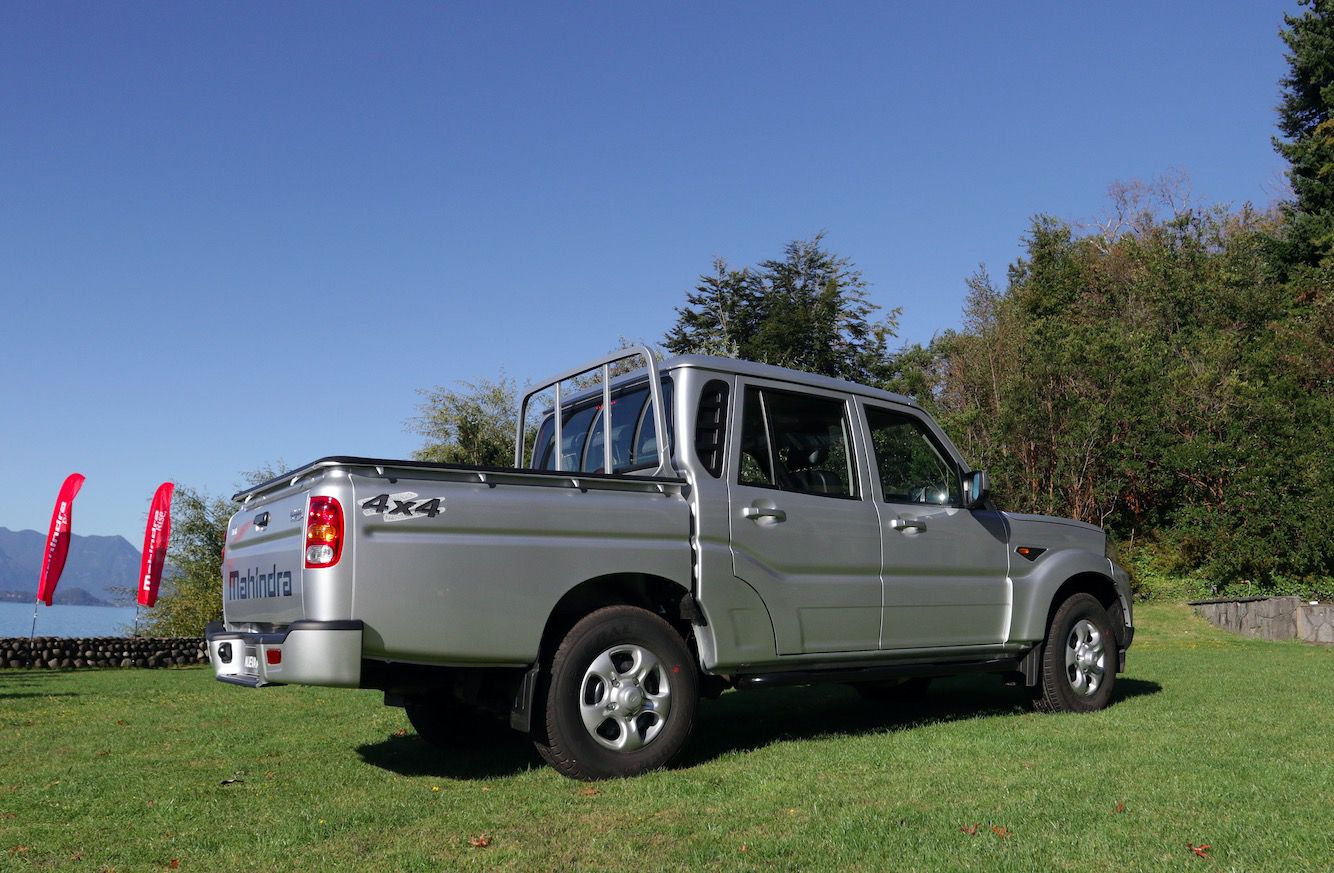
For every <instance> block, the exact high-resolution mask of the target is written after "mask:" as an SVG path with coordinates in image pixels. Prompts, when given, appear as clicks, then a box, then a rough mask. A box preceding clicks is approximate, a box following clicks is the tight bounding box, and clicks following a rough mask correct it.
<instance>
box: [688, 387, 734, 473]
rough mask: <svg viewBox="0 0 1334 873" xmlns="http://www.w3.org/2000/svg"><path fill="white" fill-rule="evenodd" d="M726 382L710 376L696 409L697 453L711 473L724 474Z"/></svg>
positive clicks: (701, 462) (701, 392) (700, 394)
mask: <svg viewBox="0 0 1334 873" xmlns="http://www.w3.org/2000/svg"><path fill="white" fill-rule="evenodd" d="M727 395H728V390H727V383H726V382H724V381H723V380H722V379H710V380H709V381H708V382H706V383H704V390H702V391H700V393H699V409H698V410H696V412H695V454H696V455H698V456H699V462H700V464H702V465H703V467H704V469H705V470H707V471H708V474H709V475H710V476H712V477H713V478H715V479H717V478H718V477H720V476H722V474H723V446H724V445H726V443H727Z"/></svg>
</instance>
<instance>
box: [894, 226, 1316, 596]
mask: <svg viewBox="0 0 1334 873" xmlns="http://www.w3.org/2000/svg"><path fill="white" fill-rule="evenodd" d="M1283 232H1284V226H1283V224H1282V221H1281V219H1280V218H1279V217H1277V216H1274V215H1264V214H1258V213H1255V212H1253V211H1251V210H1249V209H1242V210H1240V211H1237V212H1227V211H1224V210H1191V209H1187V210H1183V211H1179V212H1176V213H1175V214H1170V215H1167V216H1165V217H1162V218H1155V217H1154V216H1153V215H1152V214H1151V213H1150V212H1148V211H1147V210H1141V211H1139V212H1138V213H1137V214H1136V215H1135V216H1134V217H1133V219H1132V220H1131V221H1130V222H1129V223H1128V224H1127V225H1126V226H1125V227H1122V228H1119V229H1116V230H1113V231H1112V232H1102V233H1096V234H1092V235H1084V236H1080V235H1077V234H1075V233H1074V232H1073V231H1072V229H1071V228H1070V227H1069V226H1068V225H1066V224H1064V223H1062V222H1059V221H1056V220H1054V219H1051V218H1046V217H1043V218H1038V219H1036V220H1035V221H1034V222H1033V225H1032V227H1031V229H1030V232H1029V235H1028V237H1027V238H1026V249H1027V251H1026V254H1025V256H1024V257H1023V258H1021V259H1020V260H1019V261H1018V262H1017V263H1016V264H1015V265H1014V266H1012V267H1011V269H1010V274H1009V282H1008V287H1007V288H1005V289H1004V290H1003V291H1002V290H998V289H996V288H995V287H994V285H993V284H992V283H991V281H990V279H989V278H988V277H986V276H985V275H979V276H975V277H974V278H973V280H972V281H971V283H970V284H971V286H972V293H971V294H970V296H969V300H968V304H967V306H968V308H967V317H966V320H965V326H964V328H963V329H962V330H960V331H957V332H951V333H947V334H946V335H944V336H942V337H940V338H939V339H937V340H936V341H935V342H934V343H933V344H932V345H931V347H930V348H929V349H912V350H910V351H909V352H908V353H907V355H906V356H905V360H904V361H902V362H900V366H899V368H898V369H899V379H901V380H902V381H905V382H907V383H909V387H915V388H917V389H918V391H917V394H918V396H919V398H921V399H922V400H923V402H925V403H926V404H927V405H928V406H930V407H933V411H935V412H936V413H937V414H938V415H939V416H940V418H941V420H942V422H943V423H944V425H945V427H946V429H947V430H948V431H949V432H950V433H951V435H952V436H953V437H954V438H955V440H956V441H957V442H958V443H959V445H960V448H961V449H962V450H963V451H964V453H965V455H966V456H968V457H969V458H970V459H971V460H972V461H973V463H975V464H977V465H979V466H985V467H987V468H989V469H990V470H991V471H992V472H993V474H994V475H993V483H994V486H995V489H996V492H997V495H998V498H999V501H1000V503H1001V504H1002V505H1004V506H1006V507H1009V508H1013V509H1020V510H1025V511H1035V512H1044V513H1051V514H1058V515H1069V516H1072V517H1074V518H1078V519H1081V520H1084V521H1090V522H1093V523H1096V524H1105V525H1107V526H1109V527H1110V528H1111V529H1112V531H1113V532H1114V533H1116V534H1118V535H1120V536H1121V537H1122V538H1123V539H1125V540H1130V539H1131V538H1138V539H1139V541H1140V542H1141V543H1144V541H1145V539H1146V538H1147V539H1148V541H1149V542H1148V543H1147V544H1146V545H1148V546H1149V547H1150V548H1151V549H1152V550H1153V554H1154V557H1155V558H1156V559H1157V560H1156V561H1155V562H1154V563H1155V564H1156V565H1157V566H1158V568H1159V569H1161V570H1167V571H1188V570H1189V571H1197V572H1198V574H1199V575H1200V576H1201V577H1202V578H1203V579H1207V580H1208V581H1209V583H1210V587H1212V588H1213V589H1214V590H1218V589H1219V588H1222V587H1228V586H1231V587H1232V588H1236V586H1238V585H1240V586H1250V587H1249V588H1247V589H1246V590H1266V589H1270V588H1274V587H1276V586H1281V587H1292V586H1293V585H1294V584H1295V585H1296V587H1297V588H1301V587H1303V586H1305V587H1306V588H1308V589H1313V590H1319V591H1328V590H1330V588H1331V579H1330V576H1331V575H1334V514H1331V513H1329V512H1327V511H1324V504H1325V502H1326V501H1325V500H1324V498H1325V496H1326V495H1328V494H1330V493H1334V464H1331V463H1330V460H1329V459H1330V458H1331V457H1334V401H1331V391H1334V346H1332V345H1331V339H1334V337H1332V336H1331V324H1332V323H1334V322H1332V321H1331V314H1332V313H1334V309H1332V308H1331V298H1330V294H1329V287H1330V284H1331V282H1330V281H1329V277H1328V276H1326V275H1325V274H1324V273H1323V272H1320V273H1316V274H1312V273H1301V274H1300V277H1299V278H1295V279H1291V280H1289V281H1286V282H1285V281H1282V280H1281V278H1280V277H1281V276H1282V275H1283V273H1284V264H1283V262H1282V261H1281V260H1279V259H1278V258H1277V254H1276V253H1278V252H1280V251H1281V250H1282V248H1281V247H1280V246H1276V245H1274V240H1275V239H1276V238H1277V237H1279V236H1280V235H1281V234H1282V233H1283ZM1292 577H1297V579H1296V580H1294V579H1293V578H1292Z"/></svg>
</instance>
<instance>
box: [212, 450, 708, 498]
mask: <svg viewBox="0 0 1334 873" xmlns="http://www.w3.org/2000/svg"><path fill="white" fill-rule="evenodd" d="M330 469H346V470H349V471H353V470H360V471H374V473H375V475H377V476H383V475H385V473H386V471H389V470H402V471H405V472H407V471H410V472H411V473H412V474H414V475H419V476H420V475H423V474H425V475H426V476H427V477H429V478H432V479H443V480H450V481H455V482H479V483H482V484H485V485H545V486H549V487H562V488H576V489H578V490H580V491H589V490H604V491H656V492H659V493H672V494H678V493H680V491H681V488H682V487H683V486H684V485H685V484H686V480H685V479H683V478H681V477H680V476H660V475H649V476H646V475H643V474H630V473H576V472H573V471H566V472H560V471H555V470H516V469H514V468H513V467H483V466H475V465H472V464H445V463H438V462H435V461H396V460H385V459H382V458H358V457H351V456H344V455H338V456H333V457H327V458H320V459H319V460H318V461H311V462H310V463H309V464H304V465H302V466H300V467H297V468H296V469H295V470H292V471H290V472H287V473H284V474H282V475H281V476H276V477H274V478H272V479H269V480H268V481H266V482H261V483H259V484H258V485H255V486H252V487H250V488H247V489H245V490H244V491H238V492H237V493H236V494H234V495H232V499H233V500H236V501H239V502H241V503H249V502H250V501H251V500H253V499H254V498H256V497H258V496H260V495H261V494H265V493H267V492H269V491H274V490H276V489H279V488H288V487H291V486H293V485H295V484H297V483H298V482H300V481H301V480H302V479H305V478H308V477H310V476H314V475H317V474H320V473H323V472H324V471H325V470H330Z"/></svg>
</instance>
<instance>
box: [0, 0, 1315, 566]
mask: <svg viewBox="0 0 1334 873" xmlns="http://www.w3.org/2000/svg"><path fill="white" fill-rule="evenodd" d="M1296 8H1297V7H1296V4H1295V3H1280V2H1255V0H1250V2H1223V3H1217V2H1212V3H1204V2H1199V3H1171V4H1162V3H1136V2H1131V3H1119V4H1097V5H1093V4H1071V3H1008V4H997V3H976V4H939V3H932V4H925V3H923V4H916V5H911V6H910V5H907V4H891V3H865V4H862V3H827V4H816V3H763V4H761V3H729V4H718V3H703V4H693V3H677V4H610V3H604V4H550V3H542V4H538V3H533V4H515V3H474V4H467V5H465V4H443V3H442V4H426V3H381V4H350V3H282V4H268V3H265V4H260V3H226V4H223V3H124V2H122V3H60V4H54V3H47V2H36V3H32V2H21V0H11V2H7V3H4V4H0V300H3V310H0V312H2V313H3V314H0V319H2V320H0V325H3V327H2V328H0V364H2V365H3V375H2V376H0V483H3V488H2V489H0V526H5V527H9V528H35V529H41V530H44V529H45V526H46V524H47V522H48V520H49V517H50V512H51V504H52V501H53V500H54V497H55V493H56V491H57V489H58V487H59V485H60V482H61V481H62V479H63V478H64V476H65V475H66V473H68V472H70V471H73V470H77V471H79V472H82V473H84V474H85V475H87V477H88V482H87V484H86V485H85V486H84V489H83V492H82V493H81V494H80V496H79V499H78V502H77V504H76V508H75V531H76V532H77V533H85V534H89V533H92V534H122V535H124V536H126V537H127V538H129V539H130V540H131V541H132V542H134V543H135V544H136V546H137V545H138V544H139V542H140V540H141V539H142V525H143V519H144V517H145V513H146V511H147V507H148V501H149V499H150V497H151V496H152V493H153V489H154V488H155V487H156V485H157V484H158V482H160V481H162V480H164V479H171V480H174V481H176V482H179V483H182V484H186V485H191V486H194V487H197V488H202V489H205V490H208V491H211V492H215V493H227V494H230V493H231V491H232V489H233V485H235V484H236V483H237V481H238V480H239V479H240V473H241V471H243V470H247V469H253V468H255V467H258V466H261V465H263V464H266V463H270V462H272V461H274V460H275V459H279V458H281V459H284V460H286V461H287V462H289V463H290V464H297V463H301V462H304V461H307V460H311V459H314V458H316V457H319V456H321V455H329V454H361V455H371V456H377V457H406V456H408V455H409V454H410V453H411V451H412V450H413V449H414V448H416V447H417V446H418V445H419V438H418V437H417V436H416V435H414V434H412V433H410V432H409V431H408V430H407V429H406V424H407V421H408V420H409V419H410V418H411V417H412V416H413V414H414V412H415V409H416V406H417V403H418V401H419V397H418V394H417V389H419V388H426V387H429V386H431V385H436V384H449V383H451V382H453V381H454V380H459V379H468V380H471V379H477V378H481V377H490V376H495V375H496V374H498V373H499V372H500V370H501V369H502V368H503V369H504V370H505V371H507V372H508V373H509V374H511V375H513V376H515V377H517V378H518V379H519V380H520V381H524V380H527V379H533V378H537V377H539V376H544V375H547V374H548V373H550V372H553V371H557V370H560V369H564V368H565V367H566V366H568V365H570V364H572V363H577V362H579V361H582V360H584V359H585V358H588V357H590V356H591V355H594V354H598V353H601V352H603V351H605V350H607V349H608V348H610V347H611V346H613V345H614V344H615V342H616V340H617V338H618V337H620V336H623V335H624V336H629V337H641V338H646V339H650V340H656V339H658V338H660V337H661V336H662V334H663V332H664V331H665V330H666V329H667V328H668V327H669V326H670V324H671V323H672V320H673V318H674V312H673V310H674V307H676V306H678V305H680V304H681V303H682V302H683V299H684V294H685V292H686V290H687V289H689V288H690V287H691V286H692V285H693V282H694V280H695V278H696V276H698V274H699V273H701V272H704V271H706V270H707V269H708V268H709V265H710V263H711V262H712V260H713V259H714V258H715V257H723V258H726V259H727V260H729V261H730V262H732V263H734V264H738V265H740V264H748V263H753V262H755V261H757V260H760V259H763V258H766V257H771V256H776V255H777V254H779V253H780V252H781V250H782V246H783V244H784V243H785V242H787V241H788V240H791V239H795V238H804V237H809V236H810V235H812V234H814V233H815V232H817V231H821V230H824V231H826V232H827V237H826V241H827V245H828V246H829V247H830V248H831V249H833V250H834V251H836V252H838V253H840V254H843V255H846V256H848V257H850V258H851V259H852V260H853V261H855V262H856V264H857V265H858V266H859V267H860V268H861V269H862V271H863V273H864V274H865V276H866V278H867V279H868V280H870V282H871V283H872V298H873V300H874V301H875V302H877V303H879V304H881V305H883V306H885V307H887V308H888V307H893V306H901V307H903V316H902V321H901V330H900V341H901V342H926V341H928V340H930V338H931V337H932V335H933V334H936V333H938V332H940V331H942V330H945V329H948V328H951V327H956V326H957V325H958V323H959V308H960V304H961V301H962V299H963V295H964V291H965V288H964V279H965V277H966V276H967V275H968V274H969V273H971V272H972V271H973V270H974V269H976V267H977V264H978V263H979V262H985V263H986V264H987V265H988V267H989V268H990V269H991V271H992V273H993V275H996V276H1003V275H1004V272H1005V267H1006V265H1007V264H1008V263H1009V262H1011V261H1012V260H1013V259H1014V258H1015V257H1016V256H1017V255H1018V253H1019V251H1020V238H1021V236H1022V234H1023V233H1024V230H1025V228H1026V226H1027V222H1028V220H1029V218H1030V217H1031V216H1032V215H1034V214H1037V213H1050V214H1053V215H1057V216H1060V217H1062V218H1066V219H1070V220H1073V221H1083V220H1089V219H1093V218H1095V217H1096V216H1098V215H1099V214H1100V213H1103V212H1104V211H1105V209H1106V206H1107V198H1106V190H1107V186H1108V184H1109V183H1111V182H1113V181H1115V180H1128V179H1134V178H1140V179H1148V178H1152V177H1154V176H1157V175H1159V174H1162V173H1165V172H1171V171H1174V170H1181V171H1184V172H1185V173H1188V174H1189V176H1190V178H1191V180H1192V189H1193V192H1194V195H1195V196H1196V198H1198V199H1200V200H1202V201H1206V202H1223V203H1231V204H1234V205H1240V204H1241V203H1242V202H1245V201H1251V202H1254V203H1256V204H1257V205H1262V206H1263V205H1267V204H1269V203H1271V202H1273V201H1274V200H1275V199H1277V198H1279V197H1281V196H1282V195H1283V190H1284V188H1283V169H1284V165H1283V163H1282V161H1281V160H1280V159H1279V157H1278V156H1277V155H1275V154H1274V153H1273V151H1272V149H1271V147H1270V143H1269V138H1270V136H1271V135H1272V134H1273V132H1274V111H1273V107H1274V105H1275V104H1276V102H1277V100H1278V93H1279V92H1278V84H1277V82H1278V79H1279V78H1280V77H1281V76H1282V75H1283V73H1284V69H1285V65H1284V62H1283V57H1282V50H1283V47H1282V44H1281V42H1280V40H1279V38H1278V36H1277V31H1278V29H1279V27H1280V25H1281V20H1282V15H1283V13H1284V12H1293V11H1295V10H1296Z"/></svg>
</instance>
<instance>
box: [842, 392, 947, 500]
mask: <svg viewBox="0 0 1334 873" xmlns="http://www.w3.org/2000/svg"><path fill="white" fill-rule="evenodd" d="M866 423H867V424H869V425H870V426H871V447H872V449H873V450H874V451H875V467H876V472H877V473H879V475H880V488H881V490H882V491H884V493H885V500H886V501H887V502H890V503H925V504H932V505H937V506H960V505H962V504H961V502H960V487H959V472H958V470H957V469H956V468H955V466H954V463H953V462H952V461H951V460H950V459H949V456H948V455H946V454H945V453H944V452H942V451H941V450H940V448H939V447H938V446H937V445H936V442H935V439H934V438H933V437H932V436H931V432H930V431H929V430H927V427H926V425H925V424H923V423H922V422H921V421H919V420H918V419H916V418H914V417H913V416H911V415H904V414H903V413H900V412H892V411H890V410H888V409H879V408H877V407H874V406H868V407H866Z"/></svg>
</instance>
